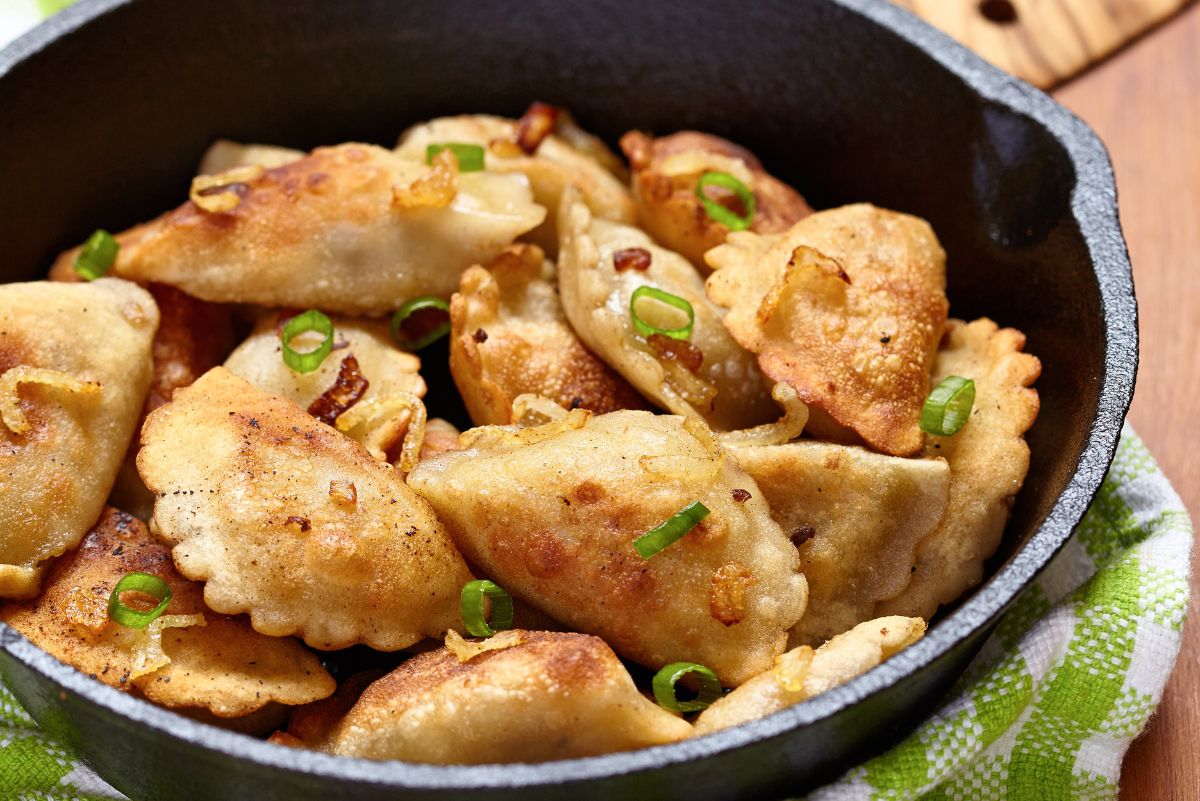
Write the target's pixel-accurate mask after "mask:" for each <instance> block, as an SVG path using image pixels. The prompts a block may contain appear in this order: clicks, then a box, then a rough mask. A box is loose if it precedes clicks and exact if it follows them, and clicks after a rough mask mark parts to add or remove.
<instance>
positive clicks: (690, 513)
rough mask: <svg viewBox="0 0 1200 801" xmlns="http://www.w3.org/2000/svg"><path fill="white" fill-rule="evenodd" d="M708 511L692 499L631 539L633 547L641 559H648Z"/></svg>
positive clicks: (683, 532)
mask: <svg viewBox="0 0 1200 801" xmlns="http://www.w3.org/2000/svg"><path fill="white" fill-rule="evenodd" d="M709 514H710V512H709V511H708V507H707V506H705V505H704V504H702V503H700V501H692V502H691V503H689V504H688V505H687V506H685V507H683V508H682V509H680V510H679V511H678V512H676V513H675V514H674V515H672V517H671V519H670V520H668V521H667V522H665V523H663V524H661V525H658V526H655V527H654V528H652V529H650V530H649V531H647V532H646V533H645V534H643V535H642V536H640V537H638V538H637V539H636V540H634V541H633V547H634V548H635V549H636V550H637V552H638V554H639V555H640V556H641V557H642V558H643V559H649V558H650V557H651V556H654V555H655V554H656V553H658V552H659V551H661V550H663V549H664V548H666V547H667V546H668V545H670V544H671V543H673V542H675V540H677V539H679V538H680V537H682V536H683V535H684V534H687V533H688V532H689V531H691V530H692V529H694V528H695V527H696V524H697V523H699V522H700V521H701V520H703V519H704V518H706V517H708V515H709Z"/></svg>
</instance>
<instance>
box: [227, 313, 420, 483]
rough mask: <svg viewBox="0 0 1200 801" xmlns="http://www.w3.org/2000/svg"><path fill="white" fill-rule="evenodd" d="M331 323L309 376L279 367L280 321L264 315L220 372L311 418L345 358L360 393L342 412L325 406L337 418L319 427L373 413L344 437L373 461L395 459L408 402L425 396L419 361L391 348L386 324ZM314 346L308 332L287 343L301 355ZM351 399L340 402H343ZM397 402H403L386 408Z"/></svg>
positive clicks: (409, 418) (275, 316) (283, 365)
mask: <svg viewBox="0 0 1200 801" xmlns="http://www.w3.org/2000/svg"><path fill="white" fill-rule="evenodd" d="M331 319H332V321H333V327H334V350H333V351H332V352H331V353H330V354H329V355H328V356H327V357H326V358H325V360H324V361H323V362H321V366H320V367H318V368H317V369H316V370H313V371H312V372H311V373H297V372H296V371H294V370H292V368H290V367H288V366H287V364H286V363H285V362H284V361H283V357H282V355H281V354H280V342H279V331H280V328H281V327H282V325H283V324H284V320H282V319H281V318H280V315H279V314H278V313H273V314H268V315H266V316H265V317H263V318H262V319H261V320H259V322H258V325H256V326H255V328H254V331H253V333H251V334H250V336H249V338H247V339H246V341H245V342H243V343H242V344H241V345H239V346H238V347H237V349H236V350H235V351H234V352H233V353H231V354H230V356H229V358H228V359H226V360H225V367H226V368H227V369H228V370H229V371H230V372H231V373H233V374H234V375H237V376H239V377H241V378H244V379H246V380H247V381H249V382H250V383H251V384H254V385H255V386H256V387H258V388H259V389H263V390H266V391H267V392H270V393H271V394H272V395H279V396H281V397H284V398H287V399H288V400H290V401H292V402H294V403H295V404H297V405H298V406H301V407H303V408H305V409H310V413H311V407H312V405H313V404H314V403H317V402H318V400H319V399H320V398H322V397H326V393H328V392H330V391H331V390H333V389H334V387H336V386H337V385H338V376H339V375H340V374H341V373H342V364H343V363H344V361H345V359H346V358H347V357H349V356H353V357H354V359H355V361H357V362H358V372H359V374H360V375H361V377H362V378H363V379H365V380H366V382H367V387H366V390H365V391H364V392H363V393H362V394H361V395H359V396H358V397H357V399H356V400H354V402H353V403H351V404H349V405H348V406H345V408H341V406H338V407H337V409H334V407H333V406H330V407H329V408H330V409H331V411H336V412H337V413H336V416H335V417H334V420H333V422H330V421H328V420H326V421H325V422H327V423H328V424H329V425H336V423H337V422H340V421H341V420H351V417H358V416H362V414H363V413H365V412H370V411H374V412H378V414H369V415H367V417H369V418H370V424H369V425H365V424H364V425H357V426H354V427H353V428H349V429H348V430H347V432H346V433H348V434H349V435H350V436H351V437H352V438H353V439H355V440H357V441H358V442H359V443H360V444H361V445H362V446H363V447H364V448H366V449H367V451H369V452H370V454H371V455H372V456H374V457H375V458H376V459H381V460H388V461H391V460H393V459H396V458H397V457H398V454H399V452H400V448H401V444H402V441H403V438H404V436H405V434H406V433H407V432H408V431H409V429H410V428H411V425H410V423H411V422H412V420H413V414H412V413H413V404H412V403H411V402H410V400H411V399H413V398H422V397H424V395H425V390H426V386H425V381H424V379H422V378H421V374H420V372H419V370H420V369H421V360H420V359H418V358H417V357H416V356H414V355H412V354H411V353H406V352H405V351H402V350H400V349H399V348H397V347H395V346H394V345H392V344H391V335H390V334H389V332H388V326H387V323H383V322H373V321H370V320H355V319H351V318H348V317H339V316H334V317H332V318H331ZM320 341H321V335H320V334H318V333H316V332H310V333H305V334H301V335H299V336H297V337H296V338H295V339H293V340H292V345H293V347H295V348H297V349H299V350H307V349H309V348H311V347H315V346H316V345H317V344H319V343H320ZM347 380H351V379H347ZM345 383H346V381H343V384H345ZM352 395H353V393H351V395H349V396H347V397H346V398H345V399H344V400H349V399H350V397H352ZM398 398H399V399H403V400H404V402H403V403H392V402H391V401H394V400H396V399H398ZM343 405H344V404H343ZM355 410H357V411H355ZM349 412H354V415H351V417H347V414H348V413H349ZM351 422H352V420H351ZM339 430H340V427H339ZM418 447H419V441H418Z"/></svg>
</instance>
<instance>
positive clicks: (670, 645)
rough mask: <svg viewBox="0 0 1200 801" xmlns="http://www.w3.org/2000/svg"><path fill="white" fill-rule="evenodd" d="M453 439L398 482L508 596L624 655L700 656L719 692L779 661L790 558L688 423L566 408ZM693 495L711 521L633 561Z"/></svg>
mask: <svg viewBox="0 0 1200 801" xmlns="http://www.w3.org/2000/svg"><path fill="white" fill-rule="evenodd" d="M463 439H464V443H463V444H464V445H465V446H466V447H465V449H464V450H461V451H452V452H449V453H445V454H442V455H441V456H439V457H436V458H434V459H431V460H429V461H426V462H422V463H421V464H419V465H418V466H417V468H416V470H414V471H413V472H412V473H411V474H409V477H408V482H409V484H410V486H412V487H413V489H415V490H416V491H417V492H418V493H420V494H421V495H422V496H423V497H425V498H426V499H428V500H429V502H430V503H431V504H432V505H433V507H434V509H436V510H437V513H438V515H439V516H440V517H441V519H442V521H443V522H444V523H445V524H446V527H447V528H448V529H449V531H450V534H451V536H452V537H454V541H455V542H456V543H457V544H458V546H459V548H461V549H462V551H463V553H464V554H465V555H466V556H467V558H468V559H469V560H470V561H471V563H472V564H475V565H478V566H479V568H480V570H482V571H483V573H484V574H486V575H488V576H490V577H491V578H492V579H493V580H495V581H496V582H497V583H499V584H500V585H501V586H503V587H504V588H505V589H506V590H508V591H509V592H510V593H512V594H513V595H514V596H518V597H520V598H521V599H522V600H524V601H526V602H527V603H529V604H531V605H533V606H536V607H538V608H540V609H541V610H542V611H544V612H546V613H547V614H549V615H551V616H552V617H553V618H555V619H556V620H560V621H562V622H563V623H564V624H566V625H567V626H568V627H570V628H572V629H575V630H577V631H584V632H587V633H589V634H597V635H599V636H601V637H603V638H604V639H605V641H606V642H608V643H609V644H610V645H611V646H612V647H613V648H614V649H615V650H616V651H617V653H619V654H621V655H622V656H625V657H628V658H630V659H634V660H636V661H638V662H641V663H642V664H644V665H647V666H649V667H661V666H662V665H665V664H667V663H669V662H675V661H690V662H699V663H701V664H704V665H707V666H708V667H710V668H712V669H713V670H714V671H715V672H716V673H717V675H718V676H719V677H720V678H721V680H722V681H723V683H725V684H726V685H729V686H732V685H736V684H739V683H740V682H742V681H745V680H746V679H748V678H750V677H751V676H753V675H754V674H756V673H759V672H761V671H763V670H766V669H767V667H769V666H770V664H771V659H772V658H773V657H774V656H775V655H776V654H778V653H780V652H782V650H783V648H784V645H785V642H786V640H787V635H786V632H787V629H789V628H791V626H792V625H794V624H795V622H796V621H797V620H798V619H799V618H800V615H801V614H802V613H803V611H804V605H805V599H806V597H807V587H806V584H805V581H804V576H802V575H801V574H800V571H799V558H798V556H797V554H796V549H795V548H794V547H793V546H792V544H791V543H790V542H789V541H788V539H787V537H786V536H784V534H783V532H782V531H781V530H780V528H779V526H778V524H776V523H775V522H774V521H772V520H771V517H770V512H769V510H768V509H767V505H766V502H765V501H764V500H763V498H762V494H761V493H760V492H759V491H758V487H756V486H755V485H754V481H753V479H751V478H750V477H749V476H747V475H746V474H745V473H744V472H742V470H741V469H740V468H739V467H738V466H737V463H736V462H735V461H734V460H733V459H732V458H729V457H728V456H727V455H726V454H725V452H724V451H723V450H722V449H721V447H720V446H719V445H717V443H716V442H715V440H714V439H713V437H712V433H711V432H710V431H709V430H708V428H707V427H706V426H705V425H704V424H703V423H702V422H700V421H699V420H695V419H692V418H682V417H676V416H673V415H654V414H651V413H650V412H642V411H619V412H612V413H610V414H605V415H597V416H592V415H591V414H590V413H589V412H587V411H586V410H584V409H576V410H574V411H572V412H570V413H569V414H567V415H566V416H564V417H562V418H561V419H559V420H555V421H552V422H550V423H546V424H544V425H541V426H537V427H533V428H526V429H522V428H516V427H512V428H500V427H487V428H479V429H473V430H471V431H468V432H466V433H465V434H464V435H463ZM735 490H743V491H748V492H749V493H750V495H751V497H750V498H749V499H748V500H741V499H740V498H741V493H735ZM694 501H699V502H700V503H702V504H704V506H706V507H707V508H708V509H709V510H710V512H711V514H710V515H709V516H707V517H705V518H704V519H703V520H701V521H700V522H699V523H698V524H697V525H696V526H695V528H693V529H692V530H691V531H690V532H689V533H687V534H686V535H684V536H683V537H682V538H681V539H679V540H678V541H676V542H675V543H674V544H672V545H670V546H669V547H667V548H665V549H663V550H662V551H661V552H659V553H658V554H657V555H654V556H653V557H651V558H648V559H646V558H643V557H642V556H640V555H639V554H638V552H637V551H636V550H635V549H634V547H633V541H634V540H635V539H636V538H638V537H640V536H641V535H643V534H645V533H646V532H648V531H650V530H651V529H653V528H655V527H657V526H659V525H660V524H662V523H664V522H666V521H667V520H669V519H671V518H672V517H673V516H674V515H676V514H677V513H679V512H680V511H681V510H682V509H683V508H684V507H686V506H688V505H689V504H691V503H692V502H694Z"/></svg>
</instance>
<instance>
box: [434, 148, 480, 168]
mask: <svg viewBox="0 0 1200 801" xmlns="http://www.w3.org/2000/svg"><path fill="white" fill-rule="evenodd" d="M443 150H449V151H450V152H451V153H453V154H454V158H456V159H458V171H459V172H479V171H480V170H482V169H483V148H482V147H480V146H479V145H467V144H463V143H462V142H446V143H444V144H441V143H439V144H434V145H430V146H429V147H427V148H425V163H426V164H432V163H433V157H434V156H436V155H437V154H438V153H441V152H442V151H443Z"/></svg>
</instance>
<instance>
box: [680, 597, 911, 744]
mask: <svg viewBox="0 0 1200 801" xmlns="http://www.w3.org/2000/svg"><path fill="white" fill-rule="evenodd" d="M924 634H925V621H924V620H921V618H919V617H911V618H910V617H881V618H878V619H877V620H870V621H867V622H865V623H860V624H858V625H857V626H855V627H854V628H852V629H850V630H849V631H847V632H845V633H844V634H839V635H838V636H836V637H834V638H833V639H832V640H830V641H829V642H827V643H825V644H824V645H822V646H821V647H820V648H817V649H816V650H815V651H814V650H813V649H812V648H810V647H809V646H807V645H802V646H800V647H799V648H794V649H792V650H791V651H788V652H787V653H786V654H784V655H782V656H780V657H779V658H778V659H776V660H775V666H774V667H773V668H771V669H770V670H768V671H766V672H765V673H762V674H760V675H758V676H755V677H754V678H753V679H751V680H750V681H748V682H746V683H745V684H743V685H742V686H741V687H738V688H737V689H736V690H734V691H733V692H731V693H729V694H728V695H726V696H725V697H724V698H720V699H718V700H717V701H716V702H715V703H713V705H712V706H710V707H709V708H708V709H706V710H704V712H702V713H701V715H700V717H699V718H697V719H696V734H708V733H710V732H714V731H717V730H719V729H725V728H728V727H730V726H736V725H737V724H739V723H745V722H747V721H750V720H755V719H757V718H761V717H765V716H766V715H770V714H771V713H772V712H778V711H779V710H781V709H786V708H787V707H789V706H793V705H795V704H798V703H800V702H801V701H806V700H808V699H809V698H812V697H813V696H816V695H820V694H821V693H823V692H825V691H827V690H831V689H833V688H834V687H837V686H838V685H839V684H845V683H846V682H848V681H850V679H853V678H855V677H856V676H860V675H862V674H863V673H866V672H867V671H868V670H870V669H871V668H873V667H876V666H877V665H879V664H880V663H882V662H883V661H884V660H885V659H890V658H891V657H892V656H893V655H894V654H896V653H897V652H899V651H901V650H903V649H905V648H907V647H908V646H910V645H912V644H913V643H915V642H916V641H917V640H919V639H921V637H922V636H924Z"/></svg>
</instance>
